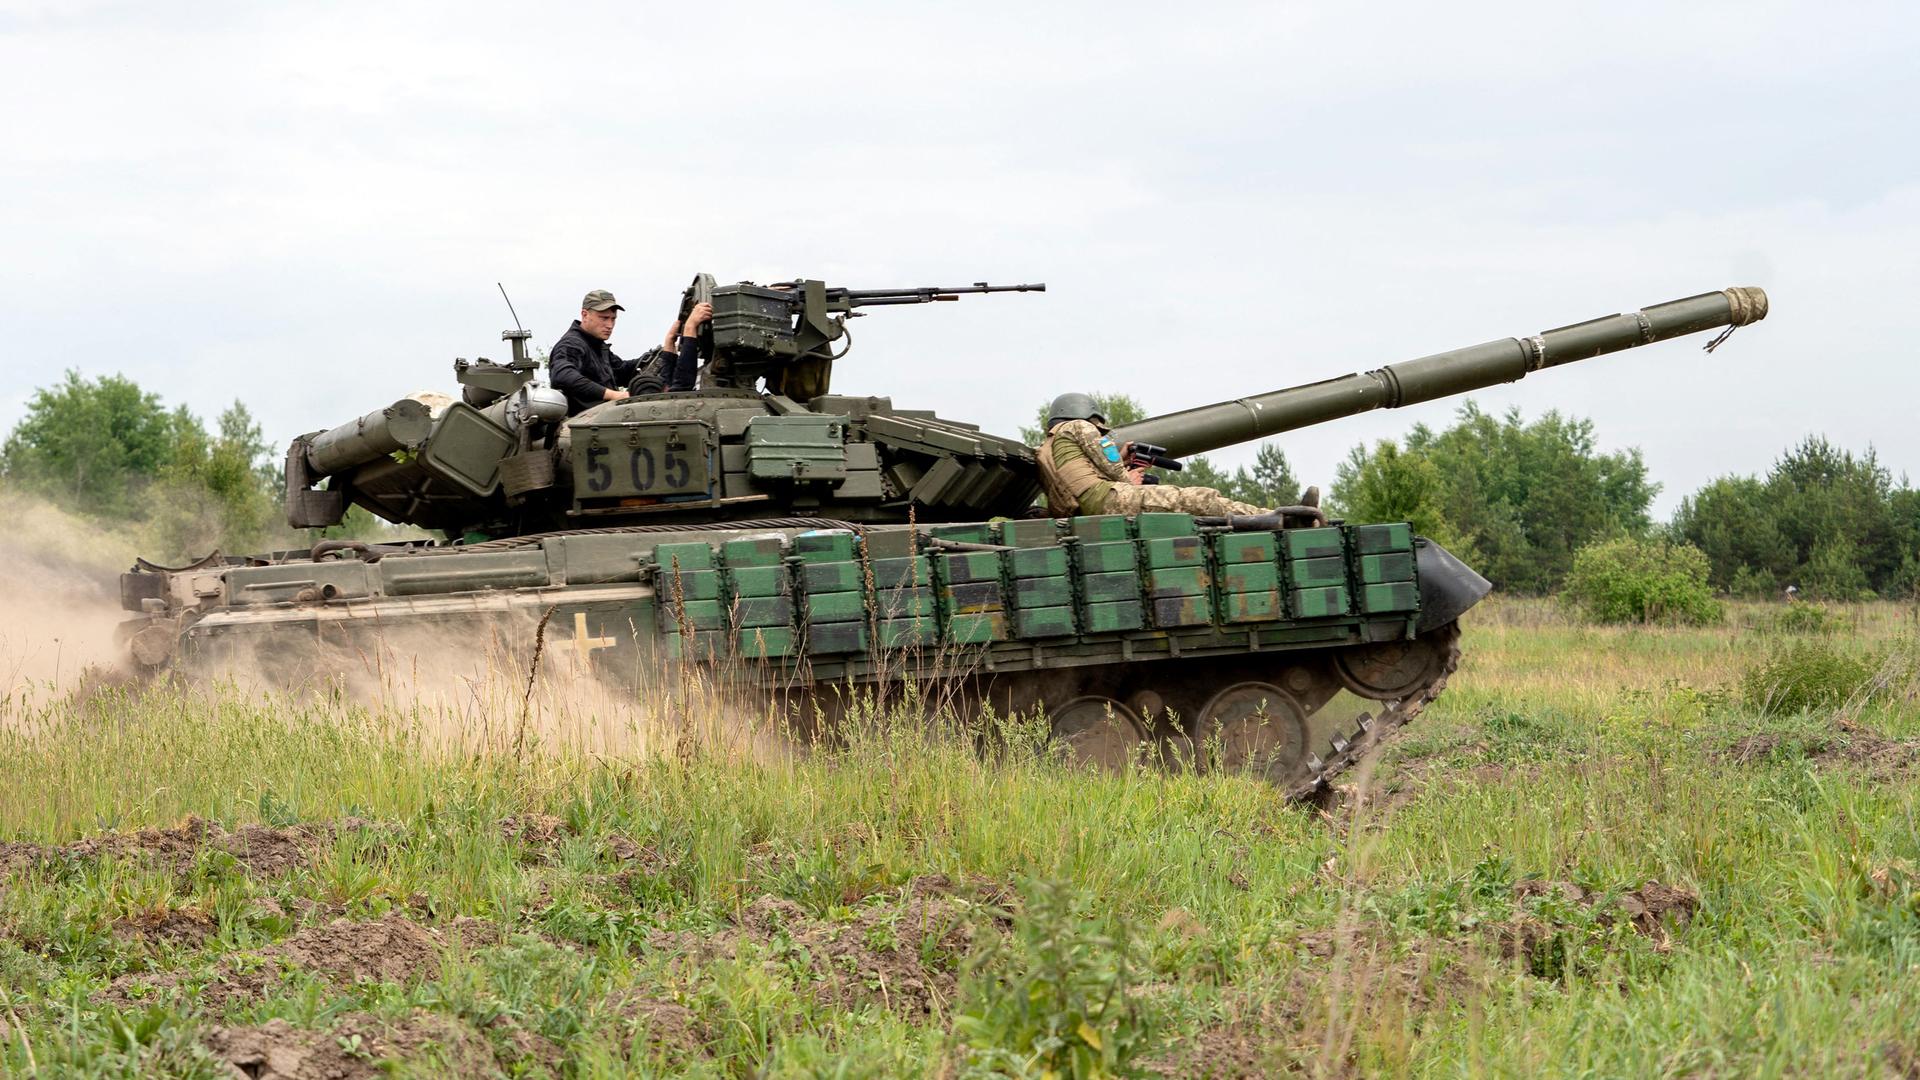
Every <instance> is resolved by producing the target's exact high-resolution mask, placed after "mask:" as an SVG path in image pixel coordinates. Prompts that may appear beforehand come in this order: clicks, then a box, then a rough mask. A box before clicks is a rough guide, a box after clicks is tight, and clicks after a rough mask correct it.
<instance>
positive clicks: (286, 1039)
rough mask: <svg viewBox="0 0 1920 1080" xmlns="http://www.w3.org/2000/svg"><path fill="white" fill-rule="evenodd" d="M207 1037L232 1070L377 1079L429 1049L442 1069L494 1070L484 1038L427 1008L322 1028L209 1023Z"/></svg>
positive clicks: (289, 1079)
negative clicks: (395, 1018)
mask: <svg viewBox="0 0 1920 1080" xmlns="http://www.w3.org/2000/svg"><path fill="white" fill-rule="evenodd" d="M206 1042H207V1048H208V1049H210V1050H212V1051H213V1052H214V1054H215V1055H216V1056H218V1057H219V1058H220V1059H221V1060H223V1061H225V1062H226V1063H227V1064H228V1065H229V1066H231V1067H232V1069H233V1072H234V1075H235V1076H238V1077H248V1078H253V1080H376V1078H378V1077H383V1076H387V1075H389V1072H390V1066H391V1065H393V1064H395V1063H398V1062H421V1061H423V1060H424V1059H426V1058H427V1057H428V1056H429V1055H430V1054H433V1055H436V1056H437V1058H438V1060H439V1063H440V1064H442V1065H444V1066H445V1067H446V1068H447V1070H448V1075H454V1076H482V1075H489V1074H492V1073H494V1072H496V1071H497V1070H496V1067H495V1062H494V1057H493V1054H492V1052H491V1051H490V1050H489V1049H488V1047H487V1043H486V1040H485V1039H484V1038H482V1037H481V1036H480V1035H479V1034H478V1033H476V1032H475V1031H473V1030H472V1029H471V1028H468V1027H467V1026H466V1025H464V1024H461V1023H460V1022H459V1021H457V1020H452V1019H449V1018H447V1017H444V1016H436V1015H434V1014H432V1013H427V1012H416V1013H414V1014H413V1015H412V1016H410V1017H408V1018H407V1019H406V1020H403V1021H401V1022H399V1023H389V1022H387V1021H383V1020H380V1019H379V1018H377V1017H373V1016H369V1015H367V1014H365V1013H349V1014H347V1015H346V1016H343V1017H341V1018H340V1020H339V1022H338V1023H336V1024H335V1025H334V1026H333V1027H331V1028H328V1029H327V1030H324V1031H318V1030H313V1029H309V1028H297V1027H294V1026H293V1025H292V1024H289V1023H288V1022H287V1021H285V1020H279V1019H275V1020H269V1021H267V1022H266V1023H264V1024H259V1025H254V1026H248V1027H226V1028H215V1029H214V1030H213V1031H212V1032H210V1033H209V1034H208V1036H207V1040H206Z"/></svg>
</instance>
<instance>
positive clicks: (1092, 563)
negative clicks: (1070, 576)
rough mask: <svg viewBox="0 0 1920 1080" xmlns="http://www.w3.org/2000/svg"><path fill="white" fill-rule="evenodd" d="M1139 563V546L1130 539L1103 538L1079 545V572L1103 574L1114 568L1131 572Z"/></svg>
mask: <svg viewBox="0 0 1920 1080" xmlns="http://www.w3.org/2000/svg"><path fill="white" fill-rule="evenodd" d="M1139 565H1140V548H1139V546H1138V545H1137V544H1135V543H1134V542H1133V541H1131V540H1105V541H1100V542H1097V543H1092V544H1081V545H1080V572H1081V573H1083V574H1105V573H1109V572H1111V571H1115V570H1125V571H1127V572H1128V573H1132V572H1133V570H1134V569H1135V568H1137V567H1138V566H1139Z"/></svg>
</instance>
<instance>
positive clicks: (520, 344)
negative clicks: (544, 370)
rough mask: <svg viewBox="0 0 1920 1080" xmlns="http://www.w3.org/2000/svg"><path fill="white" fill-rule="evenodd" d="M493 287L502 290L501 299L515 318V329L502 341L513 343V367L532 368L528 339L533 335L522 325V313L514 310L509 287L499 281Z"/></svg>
mask: <svg viewBox="0 0 1920 1080" xmlns="http://www.w3.org/2000/svg"><path fill="white" fill-rule="evenodd" d="M493 287H494V288H496V289H499V290H500V299H502V300H505V301H506V302H507V314H509V315H511V316H513V329H511V330H508V331H505V332H504V333H502V334H501V335H500V340H502V341H511V342H513V366H515V367H531V366H532V365H533V361H531V360H529V359H527V339H528V338H530V337H532V336H533V334H532V332H531V331H529V330H527V329H526V328H525V327H523V326H521V325H520V313H519V312H517V311H515V310H513V297H511V296H508V295H507V287H506V286H505V285H502V284H500V283H499V282H497V281H496V282H494V283H493Z"/></svg>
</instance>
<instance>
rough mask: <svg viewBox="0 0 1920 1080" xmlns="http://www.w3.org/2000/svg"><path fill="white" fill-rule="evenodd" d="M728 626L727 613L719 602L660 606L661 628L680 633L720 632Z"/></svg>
mask: <svg viewBox="0 0 1920 1080" xmlns="http://www.w3.org/2000/svg"><path fill="white" fill-rule="evenodd" d="M726 625H727V613H726V610H725V609H724V608H722V607H721V606H720V601H718V600H688V601H685V602H683V603H665V604H661V605H660V628H661V629H662V630H667V631H678V630H680V629H681V628H682V627H687V628H689V629H693V630H718V629H721V628H722V627H724V626H726Z"/></svg>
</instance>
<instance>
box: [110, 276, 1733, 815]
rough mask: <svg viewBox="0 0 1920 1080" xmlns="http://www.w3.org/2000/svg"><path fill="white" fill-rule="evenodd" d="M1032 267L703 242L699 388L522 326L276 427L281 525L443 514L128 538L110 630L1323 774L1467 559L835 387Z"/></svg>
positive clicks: (1680, 315) (1416, 700)
mask: <svg viewBox="0 0 1920 1080" xmlns="http://www.w3.org/2000/svg"><path fill="white" fill-rule="evenodd" d="M1044 288H1045V286H1044V285H1017V286H992V285H987V284H985V283H978V284H975V285H971V286H966V287H959V288H911V289H879V290H850V289H840V288H831V287H828V286H827V285H826V284H824V283H823V282H820V281H815V280H797V281H792V282H781V283H776V284H774V285H769V286H762V285H755V284H752V283H746V282H743V283H739V284H735V285H727V286H717V287H716V286H713V285H712V279H711V278H708V277H706V276H705V275H702V276H701V277H699V278H696V279H695V284H694V286H693V287H692V288H690V289H689V290H688V296H687V302H688V303H689V304H690V303H692V302H693V301H694V300H695V299H700V300H706V301H707V302H710V303H711V304H712V305H713V309H714V316H713V319H712V321H711V322H710V324H709V325H708V326H707V328H706V329H705V331H704V332H703V338H702V341H701V343H700V352H701V355H702V357H703V359H704V360H705V362H706V365H707V366H706V368H705V373H704V375H703V378H702V386H703V389H701V390H698V391H693V392H683V393H636V394H634V395H633V396H631V397H629V398H628V399H626V400H622V401H615V402H608V403H604V404H601V405H598V406H596V407H594V408H591V409H588V410H587V411H585V412H582V413H580V414H578V415H576V416H571V417H569V416H568V415H567V407H566V402H565V400H564V398H562V397H561V396H560V395H558V394H557V393H556V392H555V391H553V390H551V389H549V388H546V387H544V386H541V385H539V383H538V381H537V379H538V375H539V368H538V365H537V364H536V363H535V362H533V361H532V360H530V359H529V358H528V357H527V355H526V351H525V341H526V338H527V335H526V333H525V332H524V331H518V330H516V331H509V332H507V333H506V334H505V335H503V338H504V339H505V340H507V341H509V342H510V343H511V346H512V350H513V355H512V359H511V360H509V361H507V362H505V363H494V362H491V361H487V360H479V361H475V362H471V363H470V362H468V361H465V360H457V361H455V364H454V367H455V377H456V380H457V382H458V383H459V385H460V386H461V387H462V392H461V394H460V397H459V399H458V400H455V399H453V398H452V397H446V398H440V397H438V396H437V395H436V396H435V400H432V401H423V400H414V399H402V400H400V401H396V402H394V403H393V404H391V405H387V406H384V407H382V408H378V409H375V410H374V411H372V412H369V413H367V414H366V415H364V416H361V417H359V418H357V419H355V420H351V421H348V422H347V423H345V424H341V425H339V426H337V427H334V428H331V429H327V430H324V431H317V432H314V433H312V434H308V435H303V436H301V437H300V438H298V439H295V440H294V442H293V444H292V445H291V446H290V447H289V449H288V452H287V458H286V484H287V492H286V496H287V497H286V510H287V515H288V521H289V523H290V524H291V525H293V526H294V527H296V528H319V527H324V526H328V525H332V524H335V523H337V522H339V521H340V520H341V517H342V516H343V514H344V513H345V511H346V508H347V507H348V506H352V505H357V506H362V507H365V508H366V509H368V510H370V511H372V512H373V513H374V514H376V515H378V516H379V517H381V518H384V519H386V520H387V521H390V522H396V523H405V524H411V525H416V526H420V527H422V528H425V529H430V530H434V531H436V532H438V533H440V534H441V536H442V537H444V539H440V540H434V541H420V542H410V543H405V544H388V545H379V544H366V543H359V542H351V541H339V540H324V541H321V542H319V543H317V544H315V545H314V546H313V547H312V548H311V549H309V550H302V551H297V552H280V553H275V554H272V555H264V556H254V557H245V558H239V557H228V556H223V555H220V554H219V553H215V554H213V555H210V556H208V557H207V558H206V559H203V560H201V561H199V562H197V563H195V564H193V565H191V566H185V567H175V568H166V567H159V566H155V565H153V564H151V563H146V562H141V563H140V564H138V565H137V566H136V567H135V568H134V569H133V570H132V571H131V572H129V573H127V574H125V575H123V577H122V579H121V596H122V603H123V606H125V607H126V608H127V609H128V610H129V611H132V612H135V613H137V614H136V615H135V617H134V618H133V619H131V620H130V621H129V622H128V623H127V624H125V625H124V627H123V632H124V635H125V640H126V641H127V642H128V645H129V648H130V651H131V653H132V655H133V658H134V660H135V661H136V662H137V663H138V664H141V665H143V666H146V667H149V668H159V667H168V666H185V667H189V668H191V667H193V666H195V665H199V664H203V663H211V662H213V661H214V660H215V659H217V658H220V657H223V656H225V657H232V656H235V655H239V654H240V652H241V651H243V650H250V649H256V648H260V647H263V646H264V647H270V648H271V649H273V650H275V652H273V653H270V654H268V655H269V656H296V655H299V654H300V653H301V652H302V651H304V650H306V649H308V648H317V647H320V646H326V645H332V646H340V645H342V644H344V645H346V646H347V647H350V648H366V647H369V646H370V645H371V644H372V643H376V642H378V641H380V640H382V639H383V638H385V637H386V636H388V635H395V634H406V635H409V636H410V640H413V641H414V642H416V647H418V645H417V643H418V642H420V641H426V642H434V641H437V640H442V639H445V640H453V639H454V638H455V637H457V636H459V635H461V634H465V633H467V632H470V631H474V630H480V631H482V632H483V633H485V634H489V635H492V636H493V637H494V638H496V639H499V640H508V641H517V642H520V643H521V644H523V645H525V644H529V643H532V645H533V648H534V651H535V652H536V653H537V652H538V650H539V649H540V648H541V647H543V646H544V647H545V648H547V649H548V650H550V651H551V650H557V649H558V650H564V651H565V653H566V654H567V655H570V656H572V657H574V658H576V659H577V661H578V662H579V664H580V665H581V667H582V668H583V669H584V670H586V671H588V672H591V673H592V674H594V675H595V676H597V677H599V678H603V679H607V680H612V681H613V682H614V683H615V684H616V685H620V684H632V685H637V680H636V673H658V672H688V671H711V672H722V671H724V672H725V673H726V677H727V679H728V680H730V681H731V682H732V683H733V684H735V685H741V686H745V687H748V688H750V689H752V690H753V691H754V692H757V693H763V694H766V695H770V696H771V697H773V698H775V699H777V700H779V701H780V702H782V703H783V704H785V705H787V706H788V707H790V708H792V709H793V710H794V711H795V712H796V713H798V714H801V715H809V716H822V715H824V716H828V717H831V716H832V715H833V714H834V713H835V712H836V710H837V709H838V708H839V707H840V705H838V704H836V703H844V702H846V701H849V700H855V699H858V698H859V697H860V696H861V695H862V693H864V692H871V693H878V694H882V695H884V694H890V693H895V692H899V691H901V690H904V689H906V688H908V687H913V688H917V689H919V690H921V691H925V690H927V689H929V688H930V687H934V686H937V687H938V688H939V689H940V690H941V691H942V692H943V693H944V695H945V696H944V697H943V698H942V700H946V701H952V702H957V703H959V705H960V706H961V707H962V708H964V709H982V710H984V709H989V708H990V709H992V710H995V711H997V712H999V713H1001V714H1003V715H1004V714H1008V713H1015V712H1036V713H1040V714H1044V715H1045V716H1046V717H1047V718H1048V722H1049V723H1050V724H1051V730H1052V735H1053V737H1054V738H1055V739H1056V740H1058V741H1059V742H1060V743H1061V744H1063V746H1064V747H1065V748H1066V752H1067V753H1068V754H1070V755H1071V756H1073V757H1075V758H1077V759H1079V760H1082V761H1086V762H1089V763H1093V764H1096V765H1104V766H1117V765H1119V764H1121V763H1124V762H1125V761H1127V760H1129V759H1141V760H1148V761H1153V762H1157V763H1161V764H1163V765H1167V766H1169V767H1193V768H1207V769H1228V770H1244V771H1250V772H1252V773H1254V774H1256V775H1259V776H1261V777H1264V778H1266V779H1267V780H1269V781H1271V782H1273V783H1275V784H1277V785H1279V786H1280V787H1281V788H1282V789H1284V790H1285V792H1286V793H1287V794H1288V795H1290V796H1293V797H1296V798H1310V797H1313V796H1315V795H1316V794H1317V793H1321V792H1324V791H1325V790H1326V789H1327V788H1328V785H1329V784H1330V782H1331V781H1332V780H1333V779H1334V778H1335V777H1337V776H1338V775H1339V774H1340V773H1341V772H1342V771H1343V770H1345V769H1347V768H1349V767H1351V766H1352V765H1353V764H1354V763H1355V762H1356V761H1358V760H1359V759H1360V758H1361V757H1362V756H1363V755H1365V754H1366V753H1367V752H1368V751H1369V750H1371V749H1372V748H1373V747H1375V746H1377V745H1378V744H1379V743H1380V742H1381V740H1383V739H1385V738H1387V737H1389V736H1390V735H1391V734H1392V733H1393V732H1394V731H1396V730H1397V729H1399V728H1400V727H1402V726H1403V725H1405V724H1406V723H1408V722H1409V721H1410V720H1412V719H1413V718H1414V717H1415V716H1417V715H1418V714H1419V712H1420V711H1421V709H1423V708H1424V707H1425V706H1426V705H1427V703H1429V702H1431V701H1432V700H1434V698H1435V697H1436V696H1437V695H1438V694H1439V693H1440V692H1441V690H1442V689H1443V688H1444V687H1445V685H1446V683H1447V680H1448V678H1449V677H1450V676H1451V675H1452V674H1453V672H1454V670H1455V667H1456V665H1457V663H1458V661H1459V656H1460V653H1459V619H1460V617H1461V615H1462V614H1463V613H1464V612H1466V611H1467V610H1468V609H1469V608H1471V607H1472V606H1473V605H1474V604H1475V603H1477V602H1478V601H1479V600H1480V599H1481V598H1482V597H1484V596H1485V595H1486V594H1487V592H1488V591H1489V588H1490V587H1489V585H1488V583H1487V581H1486V580H1485V579H1484V578H1482V577H1481V576H1480V575H1479V574H1477V573H1475V572H1474V571H1473V570H1472V569H1471V568H1470V567H1468V566H1466V565H1465V564H1463V563H1462V562H1461V561H1460V560H1459V559H1457V558H1455V557H1454V556H1453V555H1452V554H1450V553H1449V552H1447V551H1446V550H1445V549H1443V548H1442V547H1441V546H1440V545H1438V544H1436V543H1434V542H1432V541H1431V540H1429V539H1426V538H1424V537H1421V536H1418V535H1415V533H1414V531H1413V529H1412V527H1411V526H1410V525H1409V524H1407V523H1405V522H1345V521H1329V520H1326V518H1325V517H1324V516H1323V515H1322V514H1321V513H1320V511H1319V510H1318V509H1316V508H1314V507H1308V506H1295V507H1282V508H1276V509H1275V512H1273V513H1270V514H1264V515H1257V516H1250V517H1221V518H1207V517H1195V516H1192V515H1188V514H1168V513H1146V514H1139V515H1136V516H1097V517H1094V516H1089V517H1070V518H1050V517H1046V516H1043V515H1044V511H1041V510H1039V509H1037V508H1036V498H1037V497H1038V496H1039V494H1040V492H1041V484H1040V478H1039V474H1038V466H1037V465H1036V463H1035V457H1034V452H1033V450H1032V449H1031V448H1029V447H1028V446H1026V445H1024V444H1023V443H1021V442H1019V441H1017V440H1014V439H1009V438H1005V437H1002V436H998V435H994V434H990V433H988V432H985V431H982V430H981V429H980V428H979V427H978V426H976V425H974V424H970V423H965V422H962V421H958V420H953V419H947V418H943V417H940V416H938V415H936V414H935V413H933V412H930V411H925V410H919V409H910V408H903V407H899V406H896V405H895V404H894V403H893V400H892V399H891V398H888V397H878V396H857V395H851V394H842V393H837V392H835V390H834V388H833V387H832V385H831V383H832V369H833V366H834V362H835V361H836V360H838V359H839V358H840V357H842V356H844V355H845V353H846V350H847V348H848V347H849V346H850V344H851V335H850V333H849V331H848V327H847V323H848V321H849V320H850V319H852V318H854V317H858V316H860V315H862V314H865V313H864V312H862V311H861V310H859V309H861V308H865V307H870V306H893V305H904V304H921V303H932V302H938V301H951V300H956V299H959V298H960V297H961V296H963V295H967V294H970V293H991V292H1004V291H1022V292H1038V291H1043V290H1044ZM1766 312H1767V298H1766V295H1765V294H1764V293H1763V292H1762V291H1761V290H1759V289H1757V288H1731V289H1726V290H1722V291H1719V292H1710V293H1703V294H1701V295H1699V296H1693V297H1688V298H1686V299H1682V300H1675V301H1671V302H1668V303H1663V304H1657V305H1654V306H1652V307H1648V308H1643V309H1641V310H1639V311H1634V312H1629V313H1626V314H1618V315H1609V316H1606V317H1603V318H1599V319H1594V320H1591V321H1588V322H1583V323H1577V324H1574V325H1571V326H1565V327H1561V328H1559V329H1554V330H1547V331H1543V332H1541V333H1537V334H1532V335H1527V336H1524V337H1515V338H1504V339H1500V340H1497V341H1491V342H1487V343H1485V344H1481V345H1475V346H1472V347H1469V348H1463V349H1456V350H1453V351H1450V352H1443V353H1436V354H1434V355H1431V356H1426V357H1421V358H1418V359H1414V360H1408V361H1405V362H1402V363H1397V364H1391V365H1388V366H1386V367H1382V368H1379V369H1377V370H1374V371H1369V372H1364V373H1356V374H1351V375H1346V376H1342V377H1340V378H1335V379H1329V380H1326V381H1323V382H1316V383H1310V384H1307V385H1302V386H1295V387H1291V388H1288V389H1282V390H1274V391H1271V392H1266V393H1260V394H1255V395H1252V396H1248V397H1242V398H1237V399H1235V400H1232V401H1223V402H1220V403H1217V404H1213V405H1208V406H1203V407H1201V408H1196V409H1189V410H1185V411H1183V412H1176V413H1170V414H1167V415H1164V416H1156V417H1153V418H1150V419H1147V420H1143V421H1140V422H1139V423H1135V424H1129V425H1126V426H1124V427H1122V428H1120V429H1118V430H1117V431H1116V432H1115V433H1114V434H1115V436H1116V438H1118V439H1120V440H1125V441H1132V442H1135V443H1136V444H1152V445H1154V446H1156V447H1159V448H1162V450H1163V452H1164V453H1166V454H1170V455H1175V456H1178V455H1186V454H1194V453H1199V452H1203V451H1207V450H1213V449H1217V448H1220V447H1225V446H1230V445H1234V444H1237V443H1244V442H1247V441H1251V440H1255V439H1260V438H1266V437H1270V436H1274V435H1279V434H1283V433H1285V432H1287V431H1292V430H1296V429H1298V428H1302V427H1306V426H1309V425H1314V424H1321V423H1327V422H1330V421H1333V420H1336V419H1339V418H1340V417H1344V416H1349V415H1353V414H1356V413H1360V412H1364V411H1368V410H1371V409H1379V408H1396V407H1400V406H1403V405H1410V404H1414V403H1417V402H1424V401H1431V400H1434V399H1436V398H1441V397H1446V396H1450V395H1456V394H1461V393H1464V392H1467V391H1471V390H1474V389H1478V388H1481V387H1486V386H1492V385H1496V384H1499V383H1505V382H1512V381H1514V380H1517V379H1520V378H1523V377H1525V376H1527V375H1530V374H1532V373H1534V372H1537V371H1540V370H1542V369H1545V368H1551V367H1557V366H1559V365H1561V364H1566V363H1572V362H1575V361H1579V360H1587V359H1591V358H1594V357H1597V356H1601V355H1603V354H1606V353H1610V352H1616V351H1619V350H1623V349H1630V348H1634V347H1637V346H1641V345H1646V344H1651V343H1653V342H1657V341H1662V340H1666V339H1668V338H1673V337H1678V336H1681V335H1686V334H1695V333H1701V332H1704V331H1709V330H1714V329H1721V330H1722V331H1723V332H1722V335H1721V337H1720V338H1716V339H1715V341H1714V342H1713V343H1712V344H1715V345H1717V344H1718V343H1719V341H1720V340H1724V336H1725V334H1726V333H1730V332H1731V330H1732V329H1733V328H1734V327H1738V326H1743V325H1746V324H1748V323H1751V322H1756V321H1758V320H1760V319H1761V318H1764V317H1765V315H1766ZM1709 348H1711V345H1710V346H1709ZM658 385H659V384H658V383H657V382H651V383H649V382H648V381H647V379H646V377H645V376H644V375H643V376H642V377H641V378H640V379H636V380H635V389H641V390H644V389H649V388H653V387H657V386H658ZM1062 389H1070V388H1065V387H1063V388H1062Z"/></svg>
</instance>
